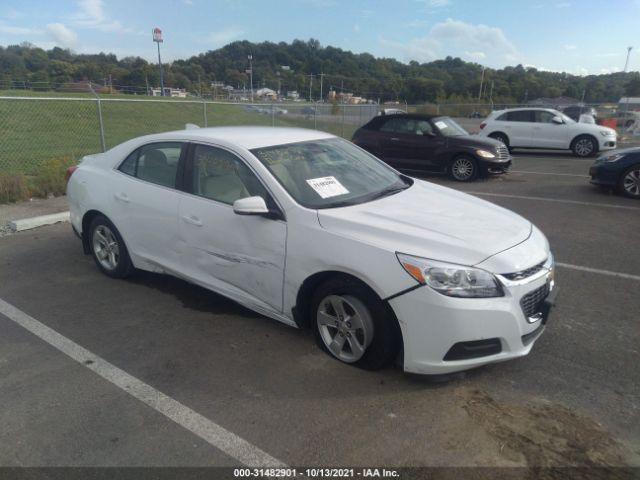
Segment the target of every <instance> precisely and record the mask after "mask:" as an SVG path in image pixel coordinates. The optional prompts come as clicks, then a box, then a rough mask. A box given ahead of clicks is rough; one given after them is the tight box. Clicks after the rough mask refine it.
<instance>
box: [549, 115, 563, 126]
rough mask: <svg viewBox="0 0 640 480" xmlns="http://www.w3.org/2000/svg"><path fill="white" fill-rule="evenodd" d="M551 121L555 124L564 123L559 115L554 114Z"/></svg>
mask: <svg viewBox="0 0 640 480" xmlns="http://www.w3.org/2000/svg"><path fill="white" fill-rule="evenodd" d="M551 121H552V122H553V123H555V124H556V125H562V124H563V123H564V121H563V120H562V118H561V117H558V116H555V117H553V118H552V119H551Z"/></svg>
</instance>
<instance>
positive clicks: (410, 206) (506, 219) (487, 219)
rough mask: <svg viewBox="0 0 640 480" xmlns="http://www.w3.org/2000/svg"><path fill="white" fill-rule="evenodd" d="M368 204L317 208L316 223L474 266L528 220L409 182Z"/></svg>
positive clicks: (525, 230)
mask: <svg viewBox="0 0 640 480" xmlns="http://www.w3.org/2000/svg"><path fill="white" fill-rule="evenodd" d="M414 182H415V183H414V184H413V186H412V187H411V188H408V189H406V190H404V191H402V192H400V193H396V194H395V195H391V196H388V197H384V198H381V199H379V200H375V201H372V202H367V203H363V204H360V205H354V206H349V207H341V208H331V209H322V210H318V220H319V222H320V225H321V226H322V227H323V228H325V229H327V230H329V231H331V232H333V233H336V234H339V235H343V236H345V237H349V238H353V239H356V240H358V241H361V242H364V243H367V244H371V245H376V246H379V247H381V248H384V249H386V250H389V251H392V252H402V253H407V254H410V255H416V256H421V257H426V258H430V259H433V260H440V261H445V262H452V263H458V264H463V265H476V264H478V263H480V262H482V261H483V260H485V259H487V258H488V257H491V256H493V255H495V254H497V253H499V252H502V251H504V250H506V249H508V248H511V247H513V246H515V245H517V244H519V243H522V242H523V241H525V240H526V239H527V238H529V236H530V234H531V229H532V225H531V222H529V221H528V220H525V219H524V218H522V217H520V216H519V215H517V214H515V213H513V212H511V211H509V210H506V209H504V208H501V207H498V206H497V205H494V204H492V203H489V202H486V201H484V200H481V199H479V198H476V197H472V196H471V195H467V194H464V193H460V192H457V191H455V190H452V189H449V188H445V187H441V186H438V185H434V184H431V183H428V182H424V181H422V180H414Z"/></svg>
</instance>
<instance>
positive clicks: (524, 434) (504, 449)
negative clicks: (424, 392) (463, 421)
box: [456, 388, 626, 478]
mask: <svg viewBox="0 0 640 480" xmlns="http://www.w3.org/2000/svg"><path fill="white" fill-rule="evenodd" d="M456 393H457V395H458V396H459V397H460V398H461V401H462V406H463V408H464V409H465V410H466V412H467V413H468V414H469V416H470V417H471V418H472V419H473V420H474V421H476V422H478V423H479V424H480V425H481V426H482V427H483V428H484V429H485V430H486V431H487V432H488V433H489V434H490V435H491V436H492V437H493V438H495V440H496V442H497V443H498V448H499V452H500V456H501V457H503V458H504V459H506V460H510V461H512V462H514V463H517V464H520V465H523V466H528V467H543V468H544V467H613V466H624V465H625V464H626V462H625V448H624V446H623V445H621V444H620V443H619V442H618V441H617V440H616V439H615V438H613V436H612V435H611V434H610V433H609V432H607V431H606V430H605V429H604V428H603V427H602V426H601V425H599V424H598V423H597V422H595V421H593V420H592V419H590V418H587V417H583V416H580V415H578V414H576V413H574V412H572V411H571V410H569V409H568V408H566V407H564V406H562V405H559V404H544V405H510V404H505V403H500V402H498V401H496V400H495V399H493V398H492V397H491V396H490V395H488V394H487V393H485V392H482V391H481V390H478V389H473V390H470V389H467V388H461V389H458V391H457V392H456ZM614 478H615V477H614Z"/></svg>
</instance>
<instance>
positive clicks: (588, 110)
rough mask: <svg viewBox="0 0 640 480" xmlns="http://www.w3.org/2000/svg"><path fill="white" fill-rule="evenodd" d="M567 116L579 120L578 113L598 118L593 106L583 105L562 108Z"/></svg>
mask: <svg viewBox="0 0 640 480" xmlns="http://www.w3.org/2000/svg"><path fill="white" fill-rule="evenodd" d="M562 113H564V114H565V115H566V116H567V117H569V118H570V119H572V120H575V121H576V122H579V121H580V115H583V114H585V115H591V116H592V117H593V118H594V119H596V118H598V112H596V109H595V108H593V107H585V106H583V105H571V106H569V107H566V108H564V109H563V110H562Z"/></svg>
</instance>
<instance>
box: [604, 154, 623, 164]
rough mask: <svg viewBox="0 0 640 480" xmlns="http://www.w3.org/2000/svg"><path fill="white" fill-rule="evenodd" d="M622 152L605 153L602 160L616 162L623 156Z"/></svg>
mask: <svg viewBox="0 0 640 480" xmlns="http://www.w3.org/2000/svg"><path fill="white" fill-rule="evenodd" d="M624 155H625V154H624V153H614V154H613V155H607V156H606V157H602V160H603V161H605V162H617V161H618V160H620V159H621V158H622V157H624Z"/></svg>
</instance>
